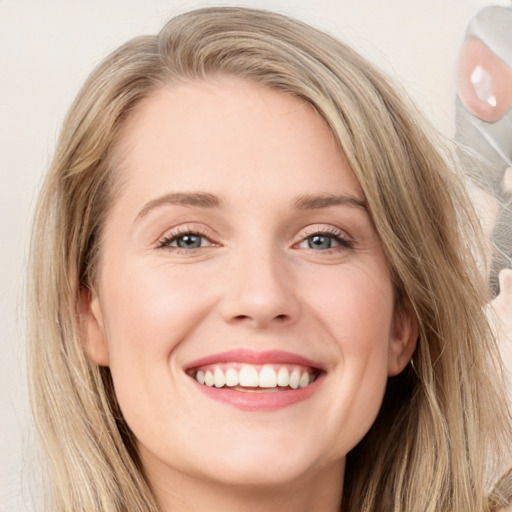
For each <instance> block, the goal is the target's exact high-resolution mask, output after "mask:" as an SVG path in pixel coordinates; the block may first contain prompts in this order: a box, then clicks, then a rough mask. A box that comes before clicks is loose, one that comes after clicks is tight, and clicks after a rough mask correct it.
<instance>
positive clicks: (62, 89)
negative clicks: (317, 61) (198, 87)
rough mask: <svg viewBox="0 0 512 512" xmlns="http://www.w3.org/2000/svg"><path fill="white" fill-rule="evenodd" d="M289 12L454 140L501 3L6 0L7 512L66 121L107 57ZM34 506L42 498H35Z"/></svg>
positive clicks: (27, 468)
mask: <svg viewBox="0 0 512 512" xmlns="http://www.w3.org/2000/svg"><path fill="white" fill-rule="evenodd" d="M219 3H222V4H223V5H243V6H251V7H259V8H267V9H272V10H276V11H278V12H282V13H285V14H289V15H292V16H295V17H297V18H300V19H302V20H304V21H306V22H309V23H311V24H313V25H316V26H318V27H320V28H323V29H325V30H327V31H329V32H331V33H332V34H335V35H337V36H338V37H341V38H342V39H344V40H345V41H347V42H349V43H351V44H352V45H353V46H354V47H355V48H356V49H357V50H359V51H360V52H361V53H363V54H364V55H365V56H367V57H368V58H370V59H371V60H373V61H374V62H376V63H378V64H379V65H380V66H381V67H382V68H384V69H385V70H386V71H388V72H389V73H391V74H392V75H393V76H394V77H395V78H396V79H397V80H398V81H399V82H400V83H401V84H402V85H403V86H404V87H405V88H406V89H407V90H408V92H409V93H410V94H411V95H412V96H413V98H414V99H415V100H416V101H417V103H419V105H420V107H421V108H422V109H423V111H424V112H425V113H426V115H427V116H428V117H429V118H431V119H432V120H433V121H434V122H435V124H437V126H438V127H439V129H440V130H441V131H442V132H444V133H445V134H447V135H450V136H451V135H453V133H454V110H455V108H454V98H455V62H456V58H457V54H458V50H459V48H460V45H461V42H462V40H463V37H464V32H465V28H466V26H467V24H468V22H469V20H470V19H471V18H472V17H473V16H474V15H475V14H476V13H477V12H478V11H479V10H480V9H481V8H482V7H484V6H486V5H509V2H507V1H505V0H501V1H500V0H495V1H489V0H415V1H410V0H386V1H384V0H315V1H312V0H309V1H308V0H274V1H270V0H254V1H238V2H212V1H203V2H192V1H179V0H87V1H86V0H45V1H41V0H0V333H1V338H0V511H2V512H3V511H5V512H16V511H22V510H33V507H32V506H31V505H30V500H31V499H32V498H31V493H30V492H29V489H30V487H31V484H30V481H31V473H32V466H33V445H32V434H31V427H30V420H29V414H28V398H27V393H26V385H25V378H26V372H25V359H24V335H23V333H24V319H23V314H24V306H23V300H24V295H23V294H24V284H25V277H24V272H25V267H26V260H27V246H28V239H29V232H30V223H31V215H32V211H33V206H34V202H35V198H36V194H37V190H38V187H39V185H40V183H41V180H42V177H43V175H44V172H45V169H46V168H47V166H48V164H49V161H50V158H51V154H52V151H53V148H54V145H55V141H56V137H57V134H58V131H59V127H60V125H61V123H62V120H63V116H64V114H65V112H66V110H67V108H68V107H69V105H70V103H71V101H72V99H73V97H74V95H75V94H76V92H77V90H78V88H79V86H80V85H81V83H82V82H83V81H84V79H85V77H86V76H87V74H88V73H89V71H90V70H91V69H92V67H93V66H94V65H95V64H97V63H98V62H99V61H100V60H101V59H102V58H103V57H104V56H105V55H106V54H107V53H108V52H109V51H110V50H113V49H114V48H115V47H116V46H118V45H119V44H121V43H122V42H124V41H125V40H127V39H129V38H130V37H132V36H136V35H139V34H142V33H155V32H157V31H158V29H159V28H160V27H161V26H162V24H163V23H164V22H165V21H166V20H167V19H168V18H170V17H171V16H172V15H174V14H177V13H181V12H184V11H187V10H190V9H192V8H197V7H203V6H207V5H213V4H216V5H218V4H219ZM35 499H36V501H37V497H36V498H35Z"/></svg>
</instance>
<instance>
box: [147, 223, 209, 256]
mask: <svg viewBox="0 0 512 512" xmlns="http://www.w3.org/2000/svg"><path fill="white" fill-rule="evenodd" d="M186 235H191V236H198V237H200V238H204V239H206V240H208V241H209V242H210V243H211V246H215V245H218V244H215V243H214V242H212V241H211V240H210V238H209V237H208V236H207V235H206V233H204V232H202V231H201V229H191V228H190V227H188V226H183V227H179V228H177V229H175V230H174V231H171V232H170V233H168V234H166V235H165V236H163V237H162V238H161V239H160V240H159V241H158V243H157V249H167V250H170V251H175V252H176V253H177V254H181V253H184V254H190V253H192V252H195V251H197V250H198V249H202V248H203V246H201V247H193V248H189V249H187V248H183V247H175V246H172V245H171V244H172V243H173V242H176V241H177V240H178V239H179V238H182V237H184V236H186ZM211 246H210V247H211Z"/></svg>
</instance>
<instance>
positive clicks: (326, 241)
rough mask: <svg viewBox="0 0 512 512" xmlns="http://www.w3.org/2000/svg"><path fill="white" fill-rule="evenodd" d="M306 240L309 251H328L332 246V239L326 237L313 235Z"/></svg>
mask: <svg viewBox="0 0 512 512" xmlns="http://www.w3.org/2000/svg"><path fill="white" fill-rule="evenodd" d="M306 240H307V242H308V247H309V248H310V249H316V250H323V249H330V248H331V247H332V245H333V238H332V237H331V236H326V235H313V236H310V237H308V238H307V239H306Z"/></svg>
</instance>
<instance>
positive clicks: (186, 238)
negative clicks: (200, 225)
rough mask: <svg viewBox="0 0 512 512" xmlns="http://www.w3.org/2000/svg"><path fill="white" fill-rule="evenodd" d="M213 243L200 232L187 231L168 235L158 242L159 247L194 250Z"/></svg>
mask: <svg viewBox="0 0 512 512" xmlns="http://www.w3.org/2000/svg"><path fill="white" fill-rule="evenodd" d="M211 245H213V244H212V243H211V242H210V241H209V240H208V239H207V238H206V237H205V236H203V235H199V234H198V233H192V232H186V233H180V234H176V235H172V234H171V235H167V236H166V237H164V238H163V239H162V240H161V241H160V242H159V243H158V248H171V249H174V248H177V249H184V250H187V249H188V250H193V249H199V248H200V247H206V246H211Z"/></svg>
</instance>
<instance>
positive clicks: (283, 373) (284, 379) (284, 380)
mask: <svg viewBox="0 0 512 512" xmlns="http://www.w3.org/2000/svg"><path fill="white" fill-rule="evenodd" d="M277 385H278V386H283V387H288V386H289V385H290V374H289V373H288V368H286V367H284V366H283V367H281V368H279V371H278V372H277Z"/></svg>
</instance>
